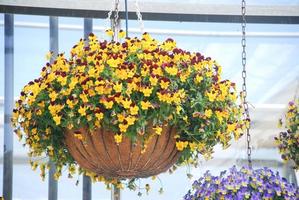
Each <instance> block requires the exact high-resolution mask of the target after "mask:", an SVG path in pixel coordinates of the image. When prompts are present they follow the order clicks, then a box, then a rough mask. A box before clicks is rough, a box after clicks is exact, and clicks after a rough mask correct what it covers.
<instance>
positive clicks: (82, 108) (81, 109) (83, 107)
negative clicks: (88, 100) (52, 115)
mask: <svg viewBox="0 0 299 200" xmlns="http://www.w3.org/2000/svg"><path fill="white" fill-rule="evenodd" d="M86 110H87V108H86V107H85V106H80V108H79V109H78V113H79V114H80V115H81V116H85V115H86Z"/></svg>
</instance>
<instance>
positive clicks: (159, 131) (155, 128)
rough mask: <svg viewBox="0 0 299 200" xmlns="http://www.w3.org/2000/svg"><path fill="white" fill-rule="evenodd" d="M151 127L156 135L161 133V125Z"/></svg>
mask: <svg viewBox="0 0 299 200" xmlns="http://www.w3.org/2000/svg"><path fill="white" fill-rule="evenodd" d="M153 129H154V131H155V133H156V134H157V135H161V133H162V127H161V126H156V127H154V128H153Z"/></svg>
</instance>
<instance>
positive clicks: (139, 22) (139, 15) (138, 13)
mask: <svg viewBox="0 0 299 200" xmlns="http://www.w3.org/2000/svg"><path fill="white" fill-rule="evenodd" d="M135 9H136V15H137V21H138V24H139V28H140V32H141V34H142V33H144V23H143V20H142V15H141V12H140V7H139V0H135Z"/></svg>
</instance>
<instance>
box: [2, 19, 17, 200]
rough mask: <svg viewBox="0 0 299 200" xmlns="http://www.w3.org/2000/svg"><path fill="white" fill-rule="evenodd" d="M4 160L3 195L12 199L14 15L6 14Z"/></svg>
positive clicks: (6, 199)
mask: <svg viewBox="0 0 299 200" xmlns="http://www.w3.org/2000/svg"><path fill="white" fill-rule="evenodd" d="M4 21H5V22H4V24H5V25H4V26H5V27H4V32H5V33H4V35H5V36H4V45H5V50H4V54H5V58H4V65H5V67H4V71H5V72H4V160H3V196H4V199H5V200H12V192H13V130H12V126H11V117H12V110H13V101H14V100H13V96H14V94H13V93H14V15H13V14H5V15H4Z"/></svg>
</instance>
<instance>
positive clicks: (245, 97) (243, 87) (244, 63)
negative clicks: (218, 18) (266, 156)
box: [241, 0, 252, 168]
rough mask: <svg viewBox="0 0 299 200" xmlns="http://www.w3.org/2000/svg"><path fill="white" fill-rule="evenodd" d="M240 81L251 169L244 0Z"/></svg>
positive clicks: (243, 7) (243, 4)
mask: <svg viewBox="0 0 299 200" xmlns="http://www.w3.org/2000/svg"><path fill="white" fill-rule="evenodd" d="M241 25H242V40H241V44H242V66H243V70H242V79H243V85H242V97H243V108H244V117H245V119H246V121H247V122H248V126H246V140H247V160H248V166H249V167H250V168H251V167H252V160H251V151H252V148H251V135H250V132H249V129H250V115H249V107H248V102H247V86H246V78H247V72H246V2H245V0H242V23H241Z"/></svg>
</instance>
